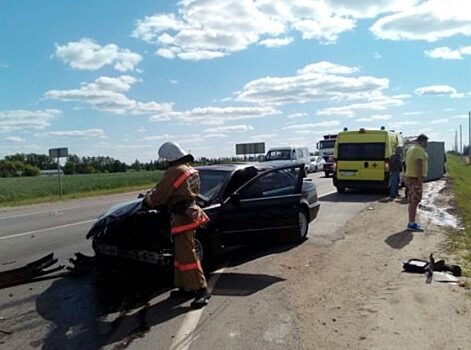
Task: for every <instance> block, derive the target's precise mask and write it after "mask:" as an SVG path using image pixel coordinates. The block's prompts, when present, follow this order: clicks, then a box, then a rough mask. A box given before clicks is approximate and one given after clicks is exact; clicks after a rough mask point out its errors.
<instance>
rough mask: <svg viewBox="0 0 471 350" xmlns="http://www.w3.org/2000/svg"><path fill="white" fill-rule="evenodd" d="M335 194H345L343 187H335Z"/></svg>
mask: <svg viewBox="0 0 471 350" xmlns="http://www.w3.org/2000/svg"><path fill="white" fill-rule="evenodd" d="M337 192H338V193H345V187H343V186H337Z"/></svg>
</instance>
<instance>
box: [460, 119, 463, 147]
mask: <svg viewBox="0 0 471 350" xmlns="http://www.w3.org/2000/svg"><path fill="white" fill-rule="evenodd" d="M459 154H463V126H462V125H461V124H460V150H459Z"/></svg>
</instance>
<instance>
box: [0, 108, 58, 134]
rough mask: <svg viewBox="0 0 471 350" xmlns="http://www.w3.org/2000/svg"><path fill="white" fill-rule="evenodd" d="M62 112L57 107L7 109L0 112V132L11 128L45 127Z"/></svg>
mask: <svg viewBox="0 0 471 350" xmlns="http://www.w3.org/2000/svg"><path fill="white" fill-rule="evenodd" d="M61 113H62V112H61V111H59V110H57V109H44V110H36V111H30V110H24V109H17V110H9V111H3V112H0V132H10V131H13V130H26V129H45V128H47V127H49V126H51V122H52V120H53V119H54V118H55V117H56V116H58V115H60V114H61Z"/></svg>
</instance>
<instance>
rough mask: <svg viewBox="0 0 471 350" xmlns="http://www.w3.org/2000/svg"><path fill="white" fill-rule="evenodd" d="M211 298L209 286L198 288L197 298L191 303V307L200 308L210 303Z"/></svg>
mask: <svg viewBox="0 0 471 350" xmlns="http://www.w3.org/2000/svg"><path fill="white" fill-rule="evenodd" d="M209 298H211V294H210V293H209V291H208V289H207V288H201V289H198V291H197V292H196V297H195V300H193V302H192V303H191V307H192V308H193V309H200V308H202V307H204V306H206V305H208V300H209Z"/></svg>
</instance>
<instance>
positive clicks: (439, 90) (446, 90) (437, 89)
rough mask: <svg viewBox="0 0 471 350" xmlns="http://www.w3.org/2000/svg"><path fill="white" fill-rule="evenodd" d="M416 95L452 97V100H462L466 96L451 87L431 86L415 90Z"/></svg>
mask: <svg viewBox="0 0 471 350" xmlns="http://www.w3.org/2000/svg"><path fill="white" fill-rule="evenodd" d="M415 93H416V94H417V95H421V96H450V97H452V98H461V97H463V96H464V94H462V93H458V91H456V89H455V88H454V87H452V86H449V85H429V86H422V87H420V88H417V89H415Z"/></svg>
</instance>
